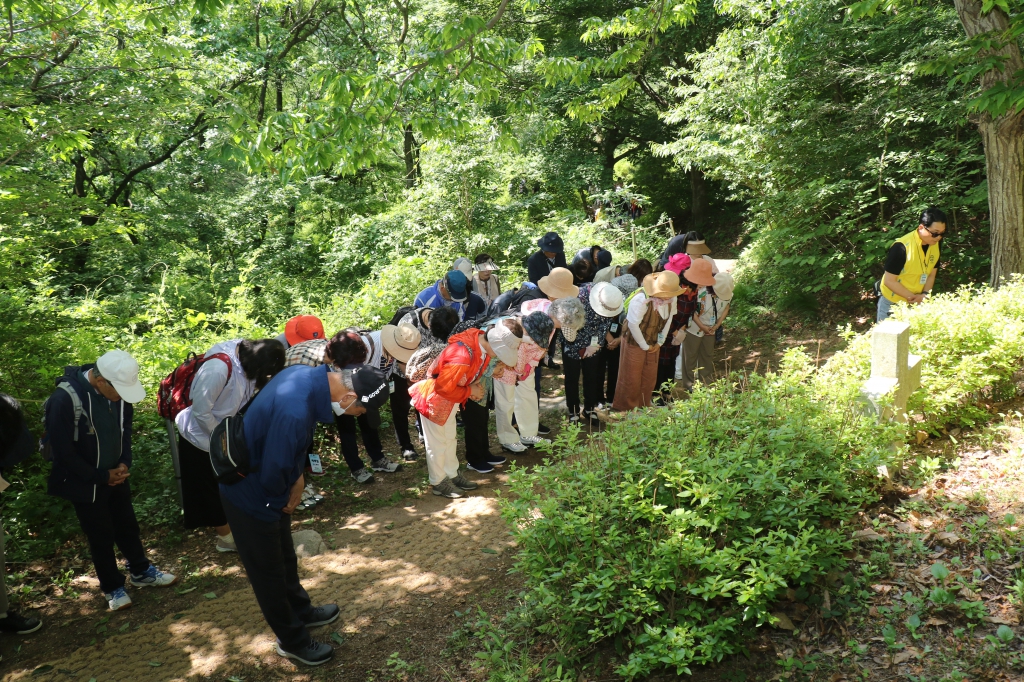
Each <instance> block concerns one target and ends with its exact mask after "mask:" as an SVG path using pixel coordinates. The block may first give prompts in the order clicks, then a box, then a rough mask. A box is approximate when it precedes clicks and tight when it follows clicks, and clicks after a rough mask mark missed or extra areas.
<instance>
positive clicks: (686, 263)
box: [665, 253, 691, 275]
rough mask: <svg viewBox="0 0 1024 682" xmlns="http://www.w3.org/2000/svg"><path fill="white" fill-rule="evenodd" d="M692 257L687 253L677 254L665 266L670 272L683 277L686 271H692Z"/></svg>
mask: <svg viewBox="0 0 1024 682" xmlns="http://www.w3.org/2000/svg"><path fill="white" fill-rule="evenodd" d="M690 262H691V261H690V257H689V256H687V255H686V254H685V253H675V254H672V257H671V258H669V259H668V263H666V264H665V269H666V270H669V271H670V272H674V273H676V274H677V275H682V274H683V271H684V270H689V269H690Z"/></svg>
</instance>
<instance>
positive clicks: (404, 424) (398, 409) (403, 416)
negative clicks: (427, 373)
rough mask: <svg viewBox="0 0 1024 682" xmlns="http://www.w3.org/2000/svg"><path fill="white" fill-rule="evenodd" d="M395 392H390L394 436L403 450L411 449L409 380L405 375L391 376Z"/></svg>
mask: <svg viewBox="0 0 1024 682" xmlns="http://www.w3.org/2000/svg"><path fill="white" fill-rule="evenodd" d="M391 380H392V381H394V382H395V392H394V393H392V394H391V421H392V423H394V425H395V437H396V438H397V439H398V445H399V446H400V447H401V448H402V449H403V450H412V449H413V447H412V439H411V438H409V405H410V404H411V402H412V399H411V398H410V397H409V382H408V381H407V380H406V378H405V377H400V376H392V377H391Z"/></svg>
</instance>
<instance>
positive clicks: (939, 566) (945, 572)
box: [929, 561, 949, 582]
mask: <svg viewBox="0 0 1024 682" xmlns="http://www.w3.org/2000/svg"><path fill="white" fill-rule="evenodd" d="M929 570H930V571H931V574H932V577H933V578H935V579H936V580H938V581H940V582H942V581H945V580H946V578H948V577H949V569H948V568H946V566H945V564H943V563H942V562H941V561H937V562H935V563H934V564H932V566H931V569H929Z"/></svg>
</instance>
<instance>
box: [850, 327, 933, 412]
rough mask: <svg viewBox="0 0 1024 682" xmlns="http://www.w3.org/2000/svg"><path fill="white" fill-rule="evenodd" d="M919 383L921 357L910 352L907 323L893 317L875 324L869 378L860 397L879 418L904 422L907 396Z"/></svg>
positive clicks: (872, 334)
mask: <svg viewBox="0 0 1024 682" xmlns="http://www.w3.org/2000/svg"><path fill="white" fill-rule="evenodd" d="M920 386H921V358H920V357H919V356H917V355H911V354H910V325H909V324H907V323H906V322H897V321H896V320H885V321H883V322H879V323H878V324H876V325H875V328H874V329H873V330H872V331H871V378H870V379H868V380H867V381H866V382H864V385H863V386H862V387H861V389H860V394H861V398H862V399H863V400H864V401H865V402H866V403H867V405H868V406H869V409H870V410H871V411H873V412H874V413H875V414H877V415H878V418H879V419H892V418H896V419H899V420H900V421H906V420H907V398H909V397H910V394H911V393H913V392H914V391H916V390H917V389H918V388H920ZM889 397H891V402H890V401H889V400H887V398H889Z"/></svg>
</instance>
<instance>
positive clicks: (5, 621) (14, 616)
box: [0, 590, 131, 635]
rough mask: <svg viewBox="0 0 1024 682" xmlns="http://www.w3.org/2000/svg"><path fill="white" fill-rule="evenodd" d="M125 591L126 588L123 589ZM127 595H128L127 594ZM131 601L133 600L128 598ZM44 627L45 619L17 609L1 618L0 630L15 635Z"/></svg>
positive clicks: (29, 632) (25, 633) (30, 632)
mask: <svg viewBox="0 0 1024 682" xmlns="http://www.w3.org/2000/svg"><path fill="white" fill-rule="evenodd" d="M121 591H122V592H124V590H121ZM125 596H126V597H127V596H128V595H125ZM128 601H129V602H131V600H130V599H129V600H128ZM41 627H43V621H41V620H39V619H38V618H26V617H25V616H23V615H21V614H20V613H18V612H17V611H13V610H11V611H8V612H7V617H6V618H0V632H8V633H11V634H15V635H29V634H32V633H33V632H35V631H36V630H38V629H39V628H41Z"/></svg>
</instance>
